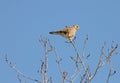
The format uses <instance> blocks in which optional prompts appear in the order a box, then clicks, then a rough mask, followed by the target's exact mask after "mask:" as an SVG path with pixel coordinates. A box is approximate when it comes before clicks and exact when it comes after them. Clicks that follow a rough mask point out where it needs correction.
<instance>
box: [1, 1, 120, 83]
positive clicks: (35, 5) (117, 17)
mask: <svg viewBox="0 0 120 83" xmlns="http://www.w3.org/2000/svg"><path fill="white" fill-rule="evenodd" d="M74 24H78V25H79V26H80V30H79V31H78V32H77V35H76V37H77V38H76V40H75V41H76V44H77V47H78V49H79V52H82V47H83V42H84V39H85V36H86V34H88V35H89V41H88V47H87V48H86V54H88V53H90V54H91V55H92V56H91V58H90V59H91V63H90V64H92V68H93V69H94V68H95V66H94V65H96V64H97V62H98V59H97V58H96V57H98V56H99V54H100V49H101V46H102V44H103V42H104V41H106V43H107V48H108V47H110V45H111V43H112V41H115V42H116V43H118V44H119V45H120V1H119V0H0V83H19V81H18V79H17V74H16V73H15V72H14V71H13V70H12V69H10V68H9V67H8V65H7V64H6V63H5V60H4V56H5V54H7V55H8V57H9V59H10V60H11V61H12V62H14V63H16V65H17V67H18V68H19V70H20V71H22V72H23V73H25V74H26V75H28V76H31V77H35V78H37V79H39V78H40V77H39V75H38V74H37V70H38V69H39V67H40V58H41V56H42V55H43V50H42V47H41V45H40V43H39V42H38V40H39V38H40V35H42V36H44V37H48V38H49V39H50V41H51V43H52V45H53V46H55V47H56V50H57V52H58V54H59V55H60V57H62V58H63V61H64V65H63V70H69V68H71V65H70V64H69V61H70V59H69V56H75V53H74V50H73V48H72V46H71V45H70V44H68V43H65V41H66V39H64V38H62V37H59V36H53V35H49V31H53V30H59V29H62V28H64V27H65V26H66V25H68V26H69V25H70V26H72V25H74ZM68 51H70V52H68ZM118 51H120V49H118ZM119 59H120V54H118V55H115V56H113V57H112V63H113V66H114V68H115V69H116V71H117V74H115V75H114V76H113V77H112V78H111V79H110V83H119V82H120V60H119ZM107 67H109V66H107ZM49 68H50V70H49V72H50V73H49V75H50V76H52V77H53V79H54V82H55V83H59V82H60V80H61V79H60V78H59V77H58V76H59V73H58V66H57V64H56V62H55V56H53V53H52V54H50V56H49ZM106 69H107V68H106V67H104V68H102V69H101V71H100V72H99V74H98V76H97V77H96V78H95V79H94V80H93V81H92V83H105V77H106V74H107V73H108V72H107V70H106ZM69 72H70V71H69ZM56 77H57V78H56ZM23 83H25V82H23ZM28 83H33V82H30V81H28ZM76 83H78V82H76Z"/></svg>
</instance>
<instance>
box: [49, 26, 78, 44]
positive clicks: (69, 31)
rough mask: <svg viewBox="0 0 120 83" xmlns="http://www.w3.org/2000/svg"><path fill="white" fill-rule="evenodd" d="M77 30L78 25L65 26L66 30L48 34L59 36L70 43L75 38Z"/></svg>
mask: <svg viewBox="0 0 120 83" xmlns="http://www.w3.org/2000/svg"><path fill="white" fill-rule="evenodd" d="M78 29H79V26H78V25H73V26H66V28H65V29H63V30H60V31H53V32H49V33H50V34H56V35H60V36H62V37H65V38H67V39H68V40H69V41H70V42H72V41H73V38H74V37H75V33H76V31H78Z"/></svg>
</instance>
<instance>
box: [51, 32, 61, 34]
mask: <svg viewBox="0 0 120 83" xmlns="http://www.w3.org/2000/svg"><path fill="white" fill-rule="evenodd" d="M60 33H61V32H60V31H53V32H49V34H60Z"/></svg>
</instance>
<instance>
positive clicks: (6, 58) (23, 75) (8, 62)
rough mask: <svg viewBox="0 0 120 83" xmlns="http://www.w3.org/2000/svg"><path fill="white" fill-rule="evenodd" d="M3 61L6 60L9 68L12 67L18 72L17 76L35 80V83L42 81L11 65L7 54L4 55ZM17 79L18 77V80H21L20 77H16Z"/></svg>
mask: <svg viewBox="0 0 120 83" xmlns="http://www.w3.org/2000/svg"><path fill="white" fill-rule="evenodd" d="M5 61H6V63H7V64H8V66H9V67H10V68H12V69H13V70H14V71H15V72H16V73H17V74H18V76H22V77H24V78H26V79H29V80H32V81H35V82H37V83H42V82H41V81H39V80H37V79H35V78H32V77H29V76H27V75H25V74H23V73H22V72H21V71H19V70H18V69H17V68H16V66H15V65H13V64H12V63H11V62H10V61H9V59H8V57H7V55H6V56H5ZM18 79H19V81H20V82H21V78H18Z"/></svg>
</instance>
